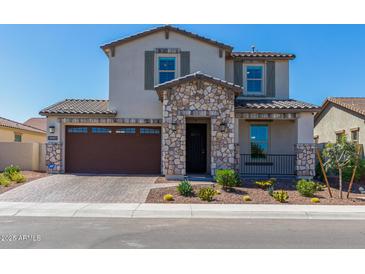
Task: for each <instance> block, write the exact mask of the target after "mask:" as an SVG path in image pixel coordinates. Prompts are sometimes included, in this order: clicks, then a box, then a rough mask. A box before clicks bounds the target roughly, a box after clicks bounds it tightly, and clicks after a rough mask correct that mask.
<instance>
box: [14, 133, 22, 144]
mask: <svg viewBox="0 0 365 274" xmlns="http://www.w3.org/2000/svg"><path fill="white" fill-rule="evenodd" d="M21 141H22V135H21V134H17V133H15V135H14V142H21Z"/></svg>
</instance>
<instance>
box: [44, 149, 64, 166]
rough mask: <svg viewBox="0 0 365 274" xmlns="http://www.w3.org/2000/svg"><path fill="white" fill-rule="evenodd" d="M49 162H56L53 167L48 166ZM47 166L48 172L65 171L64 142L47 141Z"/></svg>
mask: <svg viewBox="0 0 365 274" xmlns="http://www.w3.org/2000/svg"><path fill="white" fill-rule="evenodd" d="M49 164H54V165H55V167H54V168H53V169H50V168H48V165H49ZM46 167H47V172H48V173H63V172H64V167H63V159H62V143H47V144H46Z"/></svg>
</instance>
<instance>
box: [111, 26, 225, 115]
mask: <svg viewBox="0 0 365 274" xmlns="http://www.w3.org/2000/svg"><path fill="white" fill-rule="evenodd" d="M155 48H179V49H181V50H182V51H190V72H196V71H201V72H203V73H206V74H209V75H211V76H215V77H218V78H220V79H225V56H224V53H223V56H222V57H219V49H218V48H217V47H214V46H212V45H209V44H206V43H203V42H200V41H197V40H195V39H192V38H188V37H186V36H184V35H181V34H178V33H175V32H173V31H170V33H169V39H165V33H164V32H163V31H162V32H159V33H155V34H152V35H149V36H146V37H143V38H141V39H138V40H135V41H131V42H128V43H126V44H123V45H120V46H117V47H116V48H115V56H114V57H110V58H109V60H110V61H109V99H110V106H111V108H113V109H115V110H117V112H118V117H130V118H162V104H161V102H160V101H159V100H158V96H157V95H156V92H155V91H153V90H145V89H144V63H145V61H144V56H145V55H144V52H145V51H151V50H154V49H155ZM178 61H179V60H178ZM177 68H179V63H177ZM156 84H157V83H156Z"/></svg>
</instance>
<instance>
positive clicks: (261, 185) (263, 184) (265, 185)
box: [255, 180, 274, 189]
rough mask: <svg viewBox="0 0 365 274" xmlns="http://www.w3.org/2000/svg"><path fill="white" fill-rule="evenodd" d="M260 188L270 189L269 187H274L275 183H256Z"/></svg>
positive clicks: (269, 181)
mask: <svg viewBox="0 0 365 274" xmlns="http://www.w3.org/2000/svg"><path fill="white" fill-rule="evenodd" d="M255 184H256V185H257V186H258V187H259V188H262V189H268V188H269V187H271V186H273V185H274V182H273V181H271V180H268V181H256V183H255Z"/></svg>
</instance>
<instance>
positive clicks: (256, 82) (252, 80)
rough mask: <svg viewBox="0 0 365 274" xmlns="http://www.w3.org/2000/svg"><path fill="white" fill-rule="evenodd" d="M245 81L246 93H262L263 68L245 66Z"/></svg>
mask: <svg viewBox="0 0 365 274" xmlns="http://www.w3.org/2000/svg"><path fill="white" fill-rule="evenodd" d="M246 80H247V84H246V89H247V92H248V93H250V92H252V93H262V92H263V91H264V87H263V82H264V81H263V66H247V67H246Z"/></svg>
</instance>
